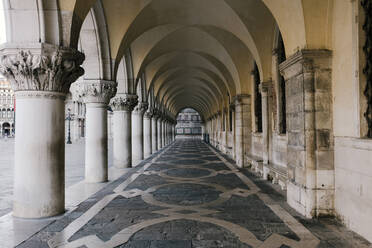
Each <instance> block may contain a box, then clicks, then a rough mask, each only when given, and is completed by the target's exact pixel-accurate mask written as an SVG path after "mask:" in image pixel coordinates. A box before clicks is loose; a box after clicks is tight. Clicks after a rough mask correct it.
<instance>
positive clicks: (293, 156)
mask: <svg viewBox="0 0 372 248" xmlns="http://www.w3.org/2000/svg"><path fill="white" fill-rule="evenodd" d="M280 71H281V73H282V74H283V76H284V78H285V80H286V96H287V133H288V177H289V183H288V189H287V201H288V203H289V204H290V205H291V206H292V207H293V208H295V209H296V210H297V211H299V212H300V213H302V214H303V215H305V216H307V217H313V216H318V215H330V214H333V209H334V163H333V143H334V141H333V131H332V125H333V124H332V90H331V89H332V80H331V75H332V74H331V72H332V71H331V52H330V51H328V50H302V51H299V52H297V53H296V54H295V55H293V56H292V57H290V58H288V59H287V60H286V61H285V62H283V63H282V64H281V65H280Z"/></svg>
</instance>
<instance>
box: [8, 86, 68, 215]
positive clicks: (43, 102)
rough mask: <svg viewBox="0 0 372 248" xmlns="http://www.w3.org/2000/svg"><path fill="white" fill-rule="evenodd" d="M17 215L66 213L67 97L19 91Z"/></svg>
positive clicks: (17, 94)
mask: <svg viewBox="0 0 372 248" xmlns="http://www.w3.org/2000/svg"><path fill="white" fill-rule="evenodd" d="M16 105H17V111H16V120H17V121H16V130H17V135H16V136H15V156H14V197H13V215H14V216H17V217H23V218H40V217H47V216H53V215H58V214H61V213H63V212H64V210H65V198H64V197H65V183H64V180H65V174H64V170H65V154H64V153H65V145H64V140H65V139H64V130H65V121H64V94H61V93H56V92H50V93H49V92H41V91H34V92H27V91H26V92H24V91H20V92H16Z"/></svg>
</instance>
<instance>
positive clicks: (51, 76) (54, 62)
mask: <svg viewBox="0 0 372 248" xmlns="http://www.w3.org/2000/svg"><path fill="white" fill-rule="evenodd" d="M22 46H23V45H22V44H11V43H6V44H4V45H3V46H2V48H1V51H0V53H1V57H0V73H2V74H3V75H4V76H5V77H6V78H7V79H8V80H9V82H10V83H11V86H12V88H13V90H14V91H47V92H60V93H64V94H67V93H68V91H69V88H70V85H71V84H72V83H73V82H74V81H76V80H77V79H78V78H79V77H80V76H82V75H83V74H84V69H83V68H82V67H80V66H81V65H82V63H83V62H84V60H85V55H84V54H83V53H81V52H79V51H77V50H76V49H72V48H65V47H60V46H56V45H52V44H47V43H35V44H29V45H28V47H22Z"/></svg>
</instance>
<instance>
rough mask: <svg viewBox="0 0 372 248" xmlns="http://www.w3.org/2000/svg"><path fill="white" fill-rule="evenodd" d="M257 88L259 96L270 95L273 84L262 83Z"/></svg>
mask: <svg viewBox="0 0 372 248" xmlns="http://www.w3.org/2000/svg"><path fill="white" fill-rule="evenodd" d="M259 88H260V91H261V94H270V93H271V92H272V90H273V84H272V82H271V81H269V82H262V83H260V86H259Z"/></svg>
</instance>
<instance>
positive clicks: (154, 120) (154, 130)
mask: <svg viewBox="0 0 372 248" xmlns="http://www.w3.org/2000/svg"><path fill="white" fill-rule="evenodd" d="M151 122H152V125H151V130H152V153H155V152H157V151H158V115H157V112H156V110H154V114H153V116H152V118H151Z"/></svg>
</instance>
